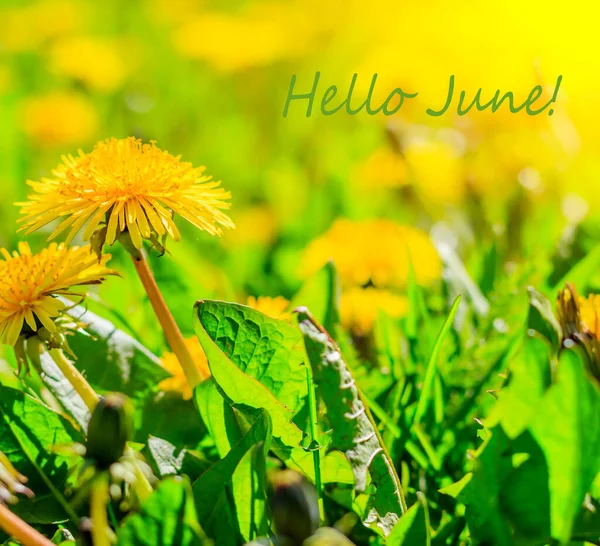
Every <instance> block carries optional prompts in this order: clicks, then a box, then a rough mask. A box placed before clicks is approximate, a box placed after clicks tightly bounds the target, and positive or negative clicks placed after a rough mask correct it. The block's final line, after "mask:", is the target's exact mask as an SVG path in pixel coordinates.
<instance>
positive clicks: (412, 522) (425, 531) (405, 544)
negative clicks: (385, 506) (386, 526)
mask: <svg viewBox="0 0 600 546" xmlns="http://www.w3.org/2000/svg"><path fill="white" fill-rule="evenodd" d="M413 544H414V545H415V546H416V545H417V544H418V545H419V546H429V545H430V544H431V533H430V528H429V510H428V508H427V500H426V499H425V495H423V493H420V492H418V493H417V502H416V503H415V504H413V505H412V506H411V507H410V508H409V509H408V510H407V511H406V513H404V514H403V515H402V517H401V518H400V520H399V521H398V523H396V525H395V526H394V528H393V529H392V532H391V533H390V535H389V536H388V537H387V541H386V545H387V546H412V545H413Z"/></svg>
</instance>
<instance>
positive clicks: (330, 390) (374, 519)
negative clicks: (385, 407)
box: [298, 310, 404, 535]
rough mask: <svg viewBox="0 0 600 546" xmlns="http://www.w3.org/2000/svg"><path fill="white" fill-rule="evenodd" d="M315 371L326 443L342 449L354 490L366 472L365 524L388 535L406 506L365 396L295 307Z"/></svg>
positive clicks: (324, 336)
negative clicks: (369, 485)
mask: <svg viewBox="0 0 600 546" xmlns="http://www.w3.org/2000/svg"><path fill="white" fill-rule="evenodd" d="M298 321H299V325H300V330H301V331H302V333H303V334H304V342H305V345H306V352H307V354H308V357H309V359H310V363H311V366H312V369H313V377H314V380H315V383H316V384H317V386H318V388H319V392H320V394H321V397H322V398H323V400H324V402H325V406H326V407H327V416H328V418H329V421H330V423H331V427H332V443H331V446H330V449H336V450H339V451H341V452H343V453H344V454H345V455H346V458H347V459H348V461H349V462H350V464H351V466H352V470H353V472H354V480H355V485H354V487H355V490H356V491H357V492H358V493H362V492H365V490H366V488H367V477H368V475H369V476H370V478H371V483H372V484H373V485H374V486H375V488H376V491H375V493H374V494H372V495H371V496H370V499H369V508H368V510H369V513H368V516H367V518H366V521H365V524H366V525H367V526H369V527H373V528H374V529H376V530H378V531H379V532H380V533H382V534H383V535H388V534H389V533H390V531H391V530H392V528H393V527H394V525H395V524H396V522H397V521H398V519H399V517H400V515H401V514H402V512H403V510H404V499H403V492H402V486H401V484H400V480H399V479H398V476H397V474H396V471H395V469H394V465H393V463H392V461H391V460H390V458H389V455H388V453H387V450H386V449H385V446H384V445H383V442H382V440H381V437H380V435H379V432H378V431H377V427H376V425H375V423H374V421H373V418H372V417H371V414H370V412H369V410H368V407H367V406H366V403H365V401H364V400H363V399H362V398H361V395H360V393H359V390H358V388H357V386H356V384H355V382H354V378H353V377H352V375H351V373H350V371H349V370H348V367H347V366H346V363H345V362H344V360H343V359H342V356H341V354H340V352H339V348H338V347H337V345H335V343H334V341H333V340H332V339H331V338H330V337H329V336H328V334H327V333H326V332H325V331H323V330H322V329H321V328H320V327H319V326H318V325H317V324H316V323H315V322H314V320H313V319H312V317H311V316H310V315H309V314H308V311H307V310H300V311H299V312H298Z"/></svg>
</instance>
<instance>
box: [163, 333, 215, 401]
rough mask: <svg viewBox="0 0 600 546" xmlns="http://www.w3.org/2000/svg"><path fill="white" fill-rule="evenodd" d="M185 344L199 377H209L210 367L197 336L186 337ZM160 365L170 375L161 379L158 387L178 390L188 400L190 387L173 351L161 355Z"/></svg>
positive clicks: (165, 389) (190, 395)
mask: <svg viewBox="0 0 600 546" xmlns="http://www.w3.org/2000/svg"><path fill="white" fill-rule="evenodd" d="M185 345H186V347H187V349H188V351H189V352H190V355H191V357H192V359H193V361H194V364H195V365H196V368H197V369H198V373H199V374H200V377H201V379H202V380H204V379H208V378H209V377H210V368H209V367H208V360H207V359H206V355H205V354H204V351H203V350H202V345H200V342H199V341H198V338H197V337H190V338H188V339H186V340H185ZM162 365H163V367H164V368H165V369H166V370H167V371H168V372H169V373H170V374H171V375H172V377H169V378H167V379H164V380H163V381H161V382H160V383H159V385H158V387H159V389H161V390H163V391H174V392H179V393H180V394H181V396H182V397H183V398H184V399H185V400H189V399H190V398H191V397H192V395H193V392H192V387H190V384H189V382H188V380H187V378H186V376H185V373H184V372H183V368H182V367H181V365H180V364H179V361H178V360H177V357H176V356H175V355H174V354H173V353H170V352H166V353H165V354H164V355H163V357H162Z"/></svg>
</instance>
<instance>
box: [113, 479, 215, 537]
mask: <svg viewBox="0 0 600 546" xmlns="http://www.w3.org/2000/svg"><path fill="white" fill-rule="evenodd" d="M203 538H204V533H203V532H202V529H201V528H200V526H199V524H198V520H197V518H196V510H195V508H194V498H193V496H192V492H191V488H190V485H189V482H188V481H187V480H185V479H182V478H168V479H166V480H163V481H162V482H161V483H160V484H159V486H158V488H157V489H156V491H154V492H153V493H152V495H151V496H150V497H149V498H148V499H147V500H146V501H145V502H144V503H143V504H142V508H141V511H140V513H139V514H135V515H132V516H129V517H128V518H127V519H126V520H125V521H124V523H123V525H122V526H121V528H120V529H119V530H118V533H117V545H118V546H172V545H174V544H177V545H178V546H188V545H189V546H192V545H200V544H205V543H207V542H206V541H205V540H203Z"/></svg>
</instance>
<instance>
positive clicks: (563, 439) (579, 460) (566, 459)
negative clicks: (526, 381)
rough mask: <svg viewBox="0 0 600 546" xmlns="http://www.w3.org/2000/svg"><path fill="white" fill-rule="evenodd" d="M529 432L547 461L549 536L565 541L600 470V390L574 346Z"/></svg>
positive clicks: (565, 542) (563, 354) (562, 359)
mask: <svg viewBox="0 0 600 546" xmlns="http://www.w3.org/2000/svg"><path fill="white" fill-rule="evenodd" d="M531 432H532V435H533V437H534V438H535V439H536V441H537V442H538V443H539V445H540V447H541V449H542V451H543V453H544V455H545V458H546V461H547V464H548V476H549V487H550V493H551V495H550V513H551V516H552V519H551V521H552V536H553V537H554V538H555V539H557V540H559V541H560V542H561V543H562V544H567V543H568V542H569V538H570V535H571V529H572V526H573V522H574V521H575V518H576V517H577V514H578V512H579V507H580V506H581V503H582V502H583V499H584V496H585V494H586V492H587V491H588V490H589V489H590V487H591V485H592V482H593V481H594V478H595V476H596V475H597V474H598V472H599V471H600V457H599V456H598V454H599V453H600V392H599V389H598V386H597V384H595V383H592V381H591V380H590V378H589V377H588V376H587V373H586V370H585V365H584V363H583V362H582V360H581V359H580V358H579V356H578V354H577V353H576V352H575V351H574V350H567V351H563V353H562V356H561V359H560V363H559V367H558V377H557V382H556V384H555V385H553V386H552V387H551V388H550V389H549V390H548V392H547V394H546V396H545V397H544V400H543V401H542V404H540V407H539V411H538V412H537V415H536V418H535V420H534V421H533V422H532V425H531Z"/></svg>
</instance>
